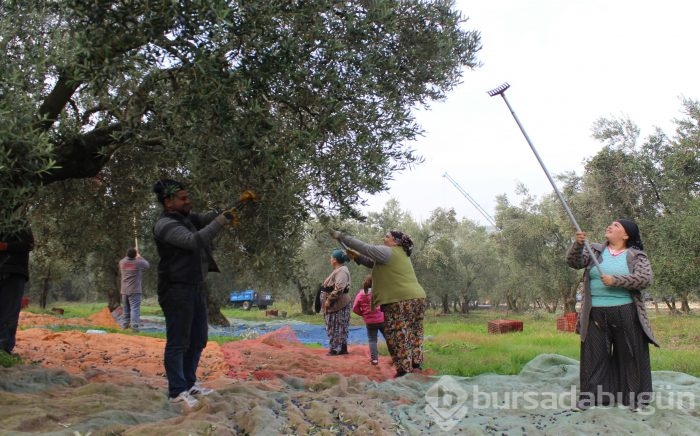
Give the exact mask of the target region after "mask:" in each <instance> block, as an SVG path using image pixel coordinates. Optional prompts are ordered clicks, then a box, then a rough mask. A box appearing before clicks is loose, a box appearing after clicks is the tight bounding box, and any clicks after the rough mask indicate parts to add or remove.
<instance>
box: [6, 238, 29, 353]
mask: <svg viewBox="0 0 700 436" xmlns="http://www.w3.org/2000/svg"><path fill="white" fill-rule="evenodd" d="M33 248H34V236H33V235H32V231H31V230H30V229H29V228H26V229H24V230H20V231H18V232H13V233H1V234H0V352H3V351H4V352H6V353H8V354H11V353H12V350H13V349H14V348H15V341H16V339H15V337H16V334H17V325H18V324H19V311H20V309H21V308H22V296H23V295H24V287H25V285H26V284H27V280H29V252H30V251H31V250H32V249H33Z"/></svg>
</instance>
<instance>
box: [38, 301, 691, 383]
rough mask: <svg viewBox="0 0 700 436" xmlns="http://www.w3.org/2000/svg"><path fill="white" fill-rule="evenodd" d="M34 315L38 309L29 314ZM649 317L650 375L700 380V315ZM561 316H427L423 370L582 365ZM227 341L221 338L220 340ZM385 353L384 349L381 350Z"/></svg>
mask: <svg viewBox="0 0 700 436" xmlns="http://www.w3.org/2000/svg"><path fill="white" fill-rule="evenodd" d="M104 306H105V304H104V303H91V304H87V303H80V304H76V303H61V304H60V305H58V304H53V307H61V308H64V309H65V314H64V315H63V316H64V317H66V318H72V317H86V316H89V315H91V314H93V313H96V312H98V311H100V310H102V309H103V308H104ZM274 309H276V310H278V312H283V311H284V312H286V313H287V318H292V319H295V320H299V321H305V322H309V323H314V324H322V323H323V318H322V316H321V315H302V314H301V310H300V308H299V305H295V304H290V303H285V302H275V307H274ZM31 310H32V311H36V309H31ZM223 312H224V315H225V316H226V317H228V318H237V319H245V320H251V321H252V320H260V321H262V320H265V319H268V320H269V318H266V317H265V312H264V311H261V310H257V309H255V308H253V309H252V310H249V311H245V310H242V309H232V308H224V309H223ZM141 313H142V315H146V316H148V315H162V312H161V311H160V308H159V307H158V305H157V303H155V301H149V300H146V301H144V306H142V308H141ZM648 314H649V318H650V320H651V323H652V327H653V329H654V333H655V335H656V338H657V340H658V341H659V343H660V344H661V348H656V347H653V346H652V347H651V366H652V370H654V371H659V370H668V371H678V372H684V373H687V374H691V375H693V376H696V377H700V359H698V358H697V355H698V343H700V316H699V315H697V314H690V315H678V316H671V315H669V314H668V312H666V311H664V310H661V311H659V312H656V311H655V310H654V309H653V308H649V309H648ZM559 316H561V313H558V314H548V313H543V312H528V313H523V314H517V313H512V312H511V313H505V312H500V311H496V310H492V309H489V310H476V311H472V312H470V313H469V314H467V315H460V314H451V315H438V314H437V313H436V312H434V311H428V313H427V314H426V320H425V324H424V326H425V347H424V350H425V360H426V362H425V366H426V367H429V368H432V369H435V370H436V371H438V372H439V373H440V374H451V375H460V376H474V375H477V374H482V373H498V374H517V373H519V372H520V370H521V369H522V368H523V366H524V365H525V364H526V363H527V362H529V361H530V360H532V359H533V358H534V357H535V356H537V355H539V354H543V353H553V354H560V355H563V356H567V357H571V358H573V359H576V360H578V358H579V339H578V335H576V334H574V333H568V332H562V331H559V330H557V329H556V318H557V317H559ZM503 318H507V319H515V320H519V321H522V322H523V327H524V328H523V331H522V332H516V333H506V334H490V333H489V332H488V327H487V326H488V321H490V320H494V319H503ZM351 324H353V325H362V320H361V318H359V317H357V316H356V315H352V318H351ZM222 340H223V339H222ZM380 352H381V353H382V354H385V355H386V354H387V352H386V347H380Z"/></svg>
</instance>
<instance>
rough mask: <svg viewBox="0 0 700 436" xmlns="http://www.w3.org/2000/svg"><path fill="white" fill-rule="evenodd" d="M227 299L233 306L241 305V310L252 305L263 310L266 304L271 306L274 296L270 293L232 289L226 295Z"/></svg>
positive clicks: (247, 308) (248, 308)
mask: <svg viewBox="0 0 700 436" xmlns="http://www.w3.org/2000/svg"><path fill="white" fill-rule="evenodd" d="M228 301H229V304H230V305H232V306H233V307H242V308H243V310H250V309H251V308H252V307H253V306H257V307H258V309H261V310H265V309H267V306H272V303H273V302H274V298H273V297H272V294H268V293H261V292H258V291H254V290H253V289H245V290H243V291H232V292H231V293H230V294H229V296H228Z"/></svg>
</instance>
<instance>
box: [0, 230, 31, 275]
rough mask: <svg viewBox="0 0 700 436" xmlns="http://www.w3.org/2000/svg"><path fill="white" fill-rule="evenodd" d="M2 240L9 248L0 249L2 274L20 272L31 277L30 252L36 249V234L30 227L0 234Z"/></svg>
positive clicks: (0, 269) (0, 270)
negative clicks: (33, 233)
mask: <svg viewBox="0 0 700 436" xmlns="http://www.w3.org/2000/svg"><path fill="white" fill-rule="evenodd" d="M0 242H5V243H6V244H7V249H6V250H4V251H0V274H1V275H5V274H19V275H21V276H24V278H26V279H27V280H28V279H29V252H30V251H32V249H34V235H32V231H31V230H30V229H28V228H27V229H25V230H21V231H19V232H16V233H2V234H0Z"/></svg>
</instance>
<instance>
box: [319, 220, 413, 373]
mask: <svg viewBox="0 0 700 436" xmlns="http://www.w3.org/2000/svg"><path fill="white" fill-rule="evenodd" d="M330 234H331V237H333V238H334V239H337V240H339V241H340V242H341V243H343V244H344V245H345V246H346V247H348V248H349V250H348V255H349V256H350V257H354V259H355V262H357V263H358V264H360V265H364V266H367V267H369V268H372V280H373V286H372V303H371V308H372V309H374V308H375V307H377V306H379V307H381V309H382V312H383V313H384V337H385V338H386V345H387V348H388V349H389V354H391V358H392V360H393V362H394V367H395V368H396V376H397V377H401V376H403V375H405V374H407V373H409V372H412V371H414V370H420V368H421V365H422V363H423V319H424V318H425V304H426V303H425V291H424V290H423V288H422V287H421V285H420V284H419V283H418V279H417V278H416V273H415V271H414V270H413V264H412V263H411V259H410V256H411V252H412V251H413V241H412V240H411V238H410V236H408V235H407V234H406V233H403V232H400V231H397V230H391V231H389V232H387V234H386V235H384V241H383V244H381V245H371V244H367V243H365V242H362V241H360V240H358V239H355V238H352V237H350V236H348V235H345V234H343V233H341V232H339V231H337V230H332V231H331V232H330ZM353 250H355V252H353Z"/></svg>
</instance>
